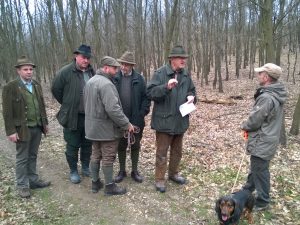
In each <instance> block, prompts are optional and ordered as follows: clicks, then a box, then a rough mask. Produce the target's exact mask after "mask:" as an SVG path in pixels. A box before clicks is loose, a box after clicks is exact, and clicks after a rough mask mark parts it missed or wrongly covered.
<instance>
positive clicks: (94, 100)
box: [84, 70, 129, 141]
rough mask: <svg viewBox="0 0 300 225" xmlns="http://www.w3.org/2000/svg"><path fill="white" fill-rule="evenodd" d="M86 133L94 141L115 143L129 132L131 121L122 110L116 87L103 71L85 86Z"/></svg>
mask: <svg viewBox="0 0 300 225" xmlns="http://www.w3.org/2000/svg"><path fill="white" fill-rule="evenodd" d="M84 102H85V133H86V138H87V139H89V140H93V141H113V140H116V139H118V138H120V137H121V135H122V130H127V129H128V126H129V120H128V118H127V117H126V116H125V114H124V113H123V110H122V106H121V101H120V97H119V94H118V91H117V89H116V86H115V85H114V84H113V82H112V79H111V78H110V76H109V75H107V74H104V73H103V72H102V71H101V70H98V71H97V74H96V75H95V76H94V77H92V78H91V79H90V80H89V81H88V82H87V83H86V86H85V92H84Z"/></svg>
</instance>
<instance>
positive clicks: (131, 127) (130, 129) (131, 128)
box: [127, 123, 134, 133]
mask: <svg viewBox="0 0 300 225" xmlns="http://www.w3.org/2000/svg"><path fill="white" fill-rule="evenodd" d="M127 130H128V133H133V131H134V127H133V125H132V124H131V123H129V126H128V129H127Z"/></svg>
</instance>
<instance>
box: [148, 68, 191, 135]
mask: <svg viewBox="0 0 300 225" xmlns="http://www.w3.org/2000/svg"><path fill="white" fill-rule="evenodd" d="M174 76H175V72H174V71H173V70H172V68H171V66H170V64H166V65H165V66H162V67H161V68H159V69H158V70H157V71H155V73H154V75H153V77H152V80H151V81H150V82H149V84H148V86H147V95H148V97H149V98H150V99H151V100H153V101H154V107H153V112H152V120H151V128H152V129H154V130H156V131H159V132H163V133H168V134H171V135H174V134H183V133H184V132H185V131H186V130H187V129H188V127H189V115H186V116H185V117H182V116H181V114H180V111H179V106H180V105H182V104H183V103H185V102H186V101H187V96H189V95H192V96H195V97H196V90H195V86H194V83H193V81H192V79H191V76H190V75H189V73H188V71H187V70H185V69H183V70H182V71H181V72H180V73H179V75H178V76H177V78H178V84H177V86H176V87H175V88H173V89H172V90H168V89H167V84H168V81H169V80H170V79H171V78H174ZM194 101H196V98H195V100H194Z"/></svg>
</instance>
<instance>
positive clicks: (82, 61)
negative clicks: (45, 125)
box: [51, 44, 95, 184]
mask: <svg viewBox="0 0 300 225" xmlns="http://www.w3.org/2000/svg"><path fill="white" fill-rule="evenodd" d="M90 60H91V47H90V46H87V45H84V44H83V45H81V46H80V47H79V48H78V49H77V50H75V51H74V60H73V61H72V62H71V63H70V64H68V65H66V66H64V67H63V68H61V69H60V70H59V71H58V72H57V74H56V76H55V78H54V80H53V83H52V88H51V91H52V94H53V96H54V98H55V99H56V100H57V101H58V102H59V103H60V104H61V107H60V110H59V112H58V113H57V115H56V117H57V119H58V122H59V123H60V124H61V125H62V126H63V128H64V129H63V133H64V139H65V141H66V143H67V145H66V151H65V155H66V159H67V162H68V165H69V168H70V176H69V177H70V180H71V182H72V183H74V184H77V183H80V181H81V179H80V176H79V173H78V169H77V163H78V153H79V149H80V161H81V173H82V175H83V176H86V177H88V176H90V171H89V163H90V156H91V152H92V143H91V141H89V140H87V139H86V138H85V131H84V118H85V112H84V105H83V92H84V87H85V84H86V82H87V81H88V80H89V79H90V78H91V77H92V76H93V75H94V74H95V72H94V70H93V68H92V66H91V65H90Z"/></svg>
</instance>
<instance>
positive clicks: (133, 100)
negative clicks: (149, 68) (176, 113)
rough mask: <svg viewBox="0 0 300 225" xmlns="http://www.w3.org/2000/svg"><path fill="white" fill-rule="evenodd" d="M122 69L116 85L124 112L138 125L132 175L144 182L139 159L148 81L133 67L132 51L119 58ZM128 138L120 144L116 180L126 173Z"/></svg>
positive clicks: (147, 109) (133, 145)
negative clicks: (139, 168)
mask: <svg viewBox="0 0 300 225" xmlns="http://www.w3.org/2000/svg"><path fill="white" fill-rule="evenodd" d="M118 62H119V63H120V64H121V69H120V71H119V72H118V73H117V75H116V77H115V85H116V87H117V90H118V93H119V96H120V99H121V103H122V108H123V112H124V114H125V115H126V116H127V118H129V121H130V123H132V124H133V125H134V126H135V127H136V131H135V133H134V134H133V135H134V137H135V139H134V140H135V141H134V143H133V144H132V145H131V152H130V154H131V163H132V171H131V177H132V179H133V180H134V181H136V182H139V183H141V182H143V177H142V176H141V175H140V173H139V172H138V160H139V152H140V148H141V145H140V142H141V139H142V136H143V130H144V127H145V119H144V118H145V116H146V115H147V114H148V113H149V110H150V109H149V108H150V103H151V102H150V100H148V98H147V95H146V83H145V80H144V77H143V76H142V75H140V74H139V73H137V72H136V71H135V70H134V69H133V67H134V65H135V64H136V63H135V60H134V55H133V53H132V52H129V51H126V52H125V53H124V54H123V55H122V56H121V57H120V58H119V59H118ZM127 146H128V139H127V138H124V137H122V138H121V139H120V141H119V145H118V158H119V163H120V171H119V173H118V175H117V176H116V177H115V182H116V183H119V182H121V181H122V180H123V179H124V177H126V176H127V173H126V149H127Z"/></svg>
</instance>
